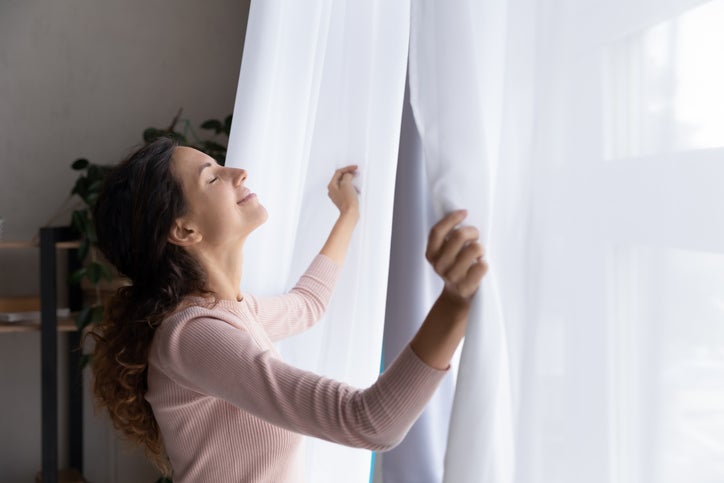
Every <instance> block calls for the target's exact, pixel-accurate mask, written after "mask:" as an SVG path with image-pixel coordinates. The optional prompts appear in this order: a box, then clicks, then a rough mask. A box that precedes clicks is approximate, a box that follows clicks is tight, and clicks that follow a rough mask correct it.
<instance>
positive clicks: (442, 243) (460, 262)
mask: <svg viewBox="0 0 724 483" xmlns="http://www.w3.org/2000/svg"><path fill="white" fill-rule="evenodd" d="M466 216H467V211H466V210H458V211H453V212H451V213H448V214H447V215H446V216H445V217H443V218H442V219H441V220H440V221H438V222H437V223H436V224H435V226H433V227H432V229H431V230H430V236H429V238H428V242H427V250H426V252H425V258H427V260H428V261H429V262H430V264H431V265H432V267H433V268H434V270H435V272H436V273H437V274H438V275H440V277H442V279H443V280H444V281H445V288H444V290H443V295H445V296H446V297H448V298H449V299H451V300H452V301H455V302H459V303H464V304H469V303H470V301H471V300H472V297H473V295H474V294H475V292H476V291H477V290H478V287H479V286H480V282H481V281H482V279H483V276H485V274H486V273H487V271H488V264H487V263H486V262H485V260H484V259H483V256H484V255H485V249H484V248H483V246H482V245H481V244H480V243H479V242H478V239H479V238H480V233H479V232H478V230H477V228H475V227H474V226H458V225H459V224H460V223H461V222H462V221H463V220H464V219H465V217H466Z"/></svg>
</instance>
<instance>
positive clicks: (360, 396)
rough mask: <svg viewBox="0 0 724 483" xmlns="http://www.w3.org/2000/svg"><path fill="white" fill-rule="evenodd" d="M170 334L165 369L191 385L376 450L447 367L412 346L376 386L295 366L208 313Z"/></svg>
mask: <svg viewBox="0 0 724 483" xmlns="http://www.w3.org/2000/svg"><path fill="white" fill-rule="evenodd" d="M164 340H165V341H164V343H163V344H161V345H160V346H159V348H158V349H159V352H158V356H159V360H160V362H161V367H162V369H163V370H164V372H166V373H167V374H168V375H169V376H170V377H171V378H173V379H174V380H176V381H177V382H178V383H180V384H183V385H185V386H186V387H188V388H189V389H191V390H194V391H197V392H199V393H202V394H207V395H210V396H213V397H217V398H220V399H223V400H225V401H227V402H229V403H231V404H233V405H235V406H237V407H238V408H240V409H242V410H244V411H247V412H249V413H251V414H253V415H255V416H256V417H259V418H261V419H263V420H265V421H267V422H269V423H271V424H274V425H276V426H279V427H282V428H285V429H287V430H289V431H294V432H297V433H302V434H306V435H309V436H314V437H318V438H322V439H326V440H329V441H333V442H336V443H340V444H344V445H348V446H353V447H360V448H368V449H371V450H376V451H384V450H388V449H390V448H392V447H394V446H395V445H397V444H398V443H399V442H400V441H401V440H402V438H403V437H404V436H405V434H406V433H407V431H408V430H409V428H410V426H411V425H412V424H413V422H414V421H415V420H416V419H417V417H418V416H419V415H420V413H421V412H422V410H423V408H424V406H425V404H426V403H427V401H428V400H429V399H430V397H431V396H432V394H433V392H434V391H435V389H436V388H437V386H438V384H439V383H440V381H441V380H442V378H443V376H444V375H445V374H446V371H440V370H437V369H434V368H432V367H430V366H428V365H426V364H425V363H424V362H422V361H421V360H420V359H419V358H418V357H417V355H416V354H415V353H414V352H413V351H412V349H411V348H410V347H409V346H408V347H406V348H405V349H404V350H403V351H402V352H401V353H400V355H399V356H398V357H397V359H396V360H395V361H394V362H393V363H392V364H391V365H390V367H389V368H388V369H387V370H386V371H385V373H384V374H382V375H381V376H380V377H379V379H378V380H377V381H376V382H375V383H374V384H373V385H372V386H370V387H369V388H367V389H356V388H353V387H351V386H349V385H347V384H344V383H341V382H337V381H335V380H332V379H329V378H325V377H322V376H319V375H317V374H314V373H312V372H308V371H304V370H301V369H298V368H295V367H293V366H290V365H288V364H286V363H284V362H283V361H281V360H279V359H278V358H276V357H275V356H274V355H273V354H272V352H271V351H268V350H262V349H260V348H259V346H258V345H257V344H256V343H255V341H254V340H253V339H252V337H251V336H250V335H249V334H248V333H247V332H246V331H245V330H243V329H239V328H238V327H234V326H233V325H231V324H229V323H227V322H224V321H223V320H219V319H213V318H208V317H200V318H194V319H191V320H188V321H185V322H180V323H176V324H174V325H173V327H171V328H170V330H169V331H168V332H167V334H166V335H165V336H164Z"/></svg>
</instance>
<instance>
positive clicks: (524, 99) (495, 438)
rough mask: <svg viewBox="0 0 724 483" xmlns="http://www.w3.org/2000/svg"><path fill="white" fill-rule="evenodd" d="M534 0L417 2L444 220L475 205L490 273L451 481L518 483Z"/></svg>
mask: <svg viewBox="0 0 724 483" xmlns="http://www.w3.org/2000/svg"><path fill="white" fill-rule="evenodd" d="M532 5H533V2H530V1H515V0H490V1H486V2H480V1H473V0H453V1H449V2H434V1H417V2H413V3H412V15H411V19H412V21H411V41H410V90H411V103H412V109H413V112H414V114H415V120H416V122H417V127H418V129H419V131H420V137H421V139H422V146H423V151H424V156H425V162H426V167H427V177H428V183H429V187H430V189H429V193H430V196H431V199H432V201H433V204H434V205H435V208H436V211H437V213H438V216H439V215H440V214H442V213H444V212H447V211H449V210H451V209H455V208H467V209H468V210H469V213H470V216H469V219H468V222H469V223H471V224H474V225H476V226H478V227H479V228H480V229H481V239H482V241H483V242H484V244H485V245H486V247H487V259H488V262H489V264H490V267H491V270H490V272H489V274H488V275H487V276H486V279H485V280H484V282H483V285H482V286H481V290H480V291H479V293H478V294H477V295H476V298H475V299H474V303H473V310H472V312H471V316H470V323H469V328H468V332H467V334H466V339H465V344H464V347H463V351H462V356H461V361H460V369H459V375H458V379H457V388H456V394H455V402H454V405H453V414H452V418H451V422H450V433H449V438H448V445H447V452H446V456H445V471H444V481H446V482H451V483H463V482H471V483H473V482H475V483H478V482H496V483H497V482H501V483H505V482H511V481H513V480H512V479H513V472H514V465H515V459H514V431H515V426H514V417H513V415H514V406H513V396H514V393H513V390H514V386H513V385H512V383H513V381H514V372H513V366H512V365H511V362H512V361H511V355H512V356H514V357H513V361H516V360H517V355H518V353H517V352H511V350H512V349H516V348H517V347H518V345H517V344H515V340H514V339H512V337H513V336H514V335H515V332H514V329H516V328H517V327H519V326H520V324H521V322H522V314H523V313H524V311H523V309H524V308H525V290H524V289H525V284H524V272H525V262H526V257H525V250H526V246H527V245H526V240H525V235H526V228H527V220H528V218H527V216H528V208H529V202H528V200H529V196H530V195H529V193H530V189H529V186H528V182H527V173H528V166H529V162H530V157H529V148H530V140H531V128H532V124H531V122H530V120H531V115H532V86H533V85H534V84H533V79H532V74H533V63H532V56H531V48H532V46H533V45H534V43H533V39H534V36H533V35H534V29H533V28H532V27H533V26H534V23H533V19H534V17H533V16H532V15H531V14H530V11H527V8H528V7H530V6H532Z"/></svg>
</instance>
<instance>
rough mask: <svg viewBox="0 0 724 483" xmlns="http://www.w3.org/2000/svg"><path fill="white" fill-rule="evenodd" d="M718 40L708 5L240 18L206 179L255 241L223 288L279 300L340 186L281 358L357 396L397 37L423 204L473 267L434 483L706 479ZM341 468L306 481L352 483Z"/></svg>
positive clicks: (723, 358) (387, 7)
mask: <svg viewBox="0 0 724 483" xmlns="http://www.w3.org/2000/svg"><path fill="white" fill-rule="evenodd" d="M721 25H724V0H712V1H702V0H611V1H609V2H605V3H604V2H600V1H594V0H575V1H574V0H491V1H486V2H483V1H472V0H468V1H463V0H449V1H445V2H441V1H438V2H432V1H430V0H425V1H423V0H413V1H412V4H410V3H409V2H386V3H385V2H381V1H379V2H362V1H358V2H353V1H316V2H312V1H309V2H293V1H287V2H281V1H267V2H255V3H254V4H253V5H252V10H251V14H250V19H249V30H248V33H247V44H246V48H245V49H246V52H245V55H244V63H243V65H242V72H241V76H240V84H239V92H238V94H237V104H236V109H235V120H234V128H233V132H232V138H231V141H232V145H231V147H230V154H229V160H230V164H233V165H237V166H244V167H247V168H249V169H250V177H249V184H250V186H252V188H253V189H255V190H256V191H257V192H258V193H259V195H260V199H261V200H262V201H263V202H264V203H265V204H266V206H267V207H268V208H269V211H270V213H271V218H270V221H269V223H268V224H267V225H266V226H265V227H264V228H262V229H261V231H260V233H257V234H256V238H254V239H252V240H250V242H249V246H248V248H247V250H248V252H247V253H249V256H250V259H249V260H248V261H247V269H246V273H245V284H247V288H248V289H251V290H255V291H257V292H262V293H264V292H266V293H268V292H279V291H281V290H283V289H285V288H287V287H288V286H289V284H290V283H291V282H292V281H293V280H294V279H295V278H296V276H297V275H298V274H299V273H301V271H302V270H303V268H304V266H305V265H306V263H308V261H309V260H310V259H311V257H312V256H313V255H314V253H315V251H316V250H317V249H318V248H319V247H320V246H321V243H322V237H323V235H324V234H325V233H326V230H328V228H329V227H330V226H331V222H332V220H333V217H334V212H333V207H332V206H331V204H329V202H327V201H326V199H324V198H325V197H324V186H325V184H326V182H327V180H328V177H329V175H330V174H331V172H332V170H333V168H335V167H338V166H341V165H343V164H347V163H351V162H357V163H359V164H360V165H361V166H362V171H363V174H364V183H363V195H362V202H363V207H362V211H363V219H362V222H361V224H360V226H359V227H358V231H357V233H356V238H355V242H354V243H355V245H354V246H353V248H352V252H351V253H350V257H349V260H348V263H347V265H346V267H345V269H344V272H343V275H342V282H341V286H340V287H339V288H338V291H337V294H336V295H335V301H334V305H333V307H332V308H331V310H330V316H329V317H327V320H326V321H323V322H322V323H321V324H322V325H321V326H320V328H319V329H315V330H314V331H313V332H312V333H311V334H309V335H308V336H305V338H300V339H299V341H298V343H297V344H296V345H291V346H287V347H285V348H284V349H285V351H284V352H285V354H286V357H287V358H288V360H290V361H291V362H293V363H295V364H299V365H303V366H305V367H310V368H312V369H315V370H318V371H320V372H323V373H327V374H329V375H332V376H333V377H338V378H340V379H344V380H347V381H350V382H352V383H353V384H358V385H366V384H368V383H369V382H370V381H371V380H372V379H373V378H374V377H375V375H376V372H377V369H378V366H379V359H378V358H379V349H380V337H381V334H382V327H381V324H380V321H381V320H382V319H383V316H384V298H385V288H386V281H387V263H388V257H389V239H390V224H391V221H392V218H391V217H392V196H393V190H394V184H395V160H396V159H397V158H396V156H397V143H398V140H399V135H400V130H399V126H400V113H401V110H402V99H403V88H404V75H405V65H406V61H407V58H408V56H407V47H408V38H409V39H410V55H409V61H410V88H411V103H412V107H413V110H414V114H415V120H416V122H417V128H418V130H419V133H420V142H421V145H422V154H421V156H423V157H424V162H425V171H426V176H427V180H428V181H427V184H426V185H424V186H423V187H422V191H423V192H428V193H429V194H430V200H429V201H430V202H431V203H432V204H433V205H434V206H435V209H436V210H437V213H436V214H437V215H439V214H440V213H441V212H443V211H447V210H449V209H452V208H456V207H466V208H468V209H469V210H470V211H471V216H470V220H469V221H470V222H472V223H475V224H477V225H478V226H480V227H481V228H482V232H483V239H484V241H485V243H486V246H487V248H488V260H489V263H490V265H491V272H490V274H489V275H488V277H487V278H486V280H485V281H484V284H483V288H482V290H481V296H480V297H479V298H478V300H477V302H476V304H478V305H477V307H478V310H479V312H478V315H477V316H475V317H474V318H473V320H471V325H470V333H469V334H468V337H467V340H466V342H465V347H464V354H463V356H462V361H461V364H462V366H461V370H460V375H459V384H458V388H457V397H456V401H455V409H454V415H453V418H452V421H451V430H450V435H449V444H448V448H447V456H446V464H445V480H446V481H449V482H454V483H460V482H467V481H471V482H476V483H478V482H482V483H487V482H496V483H498V482H503V483H505V482H509V481H516V482H521V483H523V482H524V483H538V482H540V483H549V482H553V481H555V482H560V483H573V482H576V483H578V482H581V481H586V482H587V483H588V482H591V483H598V482H601V483H603V482H616V483H619V482H622V483H629V482H630V483H654V482H656V483H679V482H689V481H697V482H707V483H708V482H715V481H723V480H724V467H723V466H722V461H724V443H722V441H724V385H723V384H722V383H721V381H723V380H724V331H723V330H722V327H723V325H722V323H721V321H722V320H724V299H723V298H722V296H721V294H722V293H724V276H723V275H722V274H723V273H724V224H722V223H720V222H718V219H719V217H721V213H722V212H723V211H724V194H722V193H724V190H722V189H721V184H722V180H724V163H722V162H721V159H722V157H723V156H724V134H722V133H724V108H723V107H722V106H724V98H723V97H722V92H724V90H722V88H721V86H722V85H724V66H723V65H722V64H723V62H722V61H721V60H720V57H721V55H720V53H721V52H722V51H724V38H722V32H723V31H724V30H722V29H721ZM410 34H411V37H410ZM410 176H412V175H410ZM414 176H415V178H416V179H421V178H420V176H419V173H416V174H415V175H414ZM418 188H419V187H418ZM373 192H374V196H371V194H372V193H373ZM413 209H414V210H416V211H414V212H413V213H412V214H411V215H410V216H418V217H423V216H424V215H423V213H422V211H424V210H423V209H422V208H421V207H420V206H417V207H415V208H413ZM402 216H403V217H404V215H402ZM432 218H433V219H434V218H435V217H434V216H433V217H432ZM417 221H419V220H417ZM426 221H427V222H428V223H429V219H427V220H426ZM424 224H425V223H424V222H423V223H410V224H409V226H410V227H411V230H417V232H416V233H417V234H419V231H420V230H421V225H424ZM428 228H429V226H427V227H425V229H428ZM409 239H410V240H414V239H415V236H411V237H410V238H409ZM420 243H424V241H423V240H421V241H420ZM414 250H419V246H417V247H414V248H413V247H411V248H410V251H411V252H412V251H414ZM252 257H253V258H252ZM420 263H421V264H424V263H425V262H424V260H420ZM391 279H395V275H394V274H393V275H392V276H391ZM390 310H392V309H390ZM350 314H352V315H350ZM389 318H390V317H389V314H388V320H389ZM411 436H412V434H411ZM438 438H439V437H438ZM443 443H444V442H443V441H440V439H437V440H435V444H437V445H440V446H442V444H443ZM435 444H433V445H432V446H433V447H434V446H435ZM428 447H429V446H428ZM324 451H336V450H332V449H325V450H324ZM339 451H341V452H342V453H344V454H345V456H341V455H337V454H335V453H324V452H317V451H316V450H315V451H311V452H310V472H311V473H310V481H315V482H316V481H366V479H367V467H368V465H369V458H368V455H367V454H365V453H363V452H355V451H351V452H350V453H349V454H352V455H354V454H357V455H359V454H361V455H362V456H360V457H357V456H350V458H351V459H349V460H347V459H345V458H347V456H346V454H347V453H345V451H346V450H341V449H340V450H339ZM427 451H429V449H428V450H427ZM418 454H425V453H418ZM355 458H357V459H355ZM348 461H349V463H348ZM412 464H414V463H412ZM421 466H422V465H421ZM430 467H431V469H430V470H429V471H431V472H435V471H439V469H435V468H434V467H435V465H434V464H433V465H430ZM385 474H386V475H387V474H391V473H388V472H386V473H385ZM340 475H341V476H340ZM428 477H429V475H428ZM435 478H438V479H439V476H435V475H433V476H432V477H431V479H429V480H422V481H435V480H434V479H435ZM390 480H392V477H391V476H390ZM403 481H405V480H404V479H400V480H399V482H403ZM385 483H398V481H385Z"/></svg>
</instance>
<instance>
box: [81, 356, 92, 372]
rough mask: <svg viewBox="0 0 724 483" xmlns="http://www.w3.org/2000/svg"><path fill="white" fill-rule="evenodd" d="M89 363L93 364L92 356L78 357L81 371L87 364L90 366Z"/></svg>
mask: <svg viewBox="0 0 724 483" xmlns="http://www.w3.org/2000/svg"><path fill="white" fill-rule="evenodd" d="M91 362H93V354H87V353H84V354H83V355H81V356H80V368H81V369H85V367H86V366H87V365H88V364H90V363H91Z"/></svg>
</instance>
